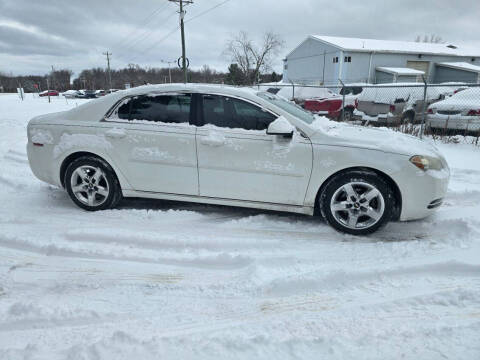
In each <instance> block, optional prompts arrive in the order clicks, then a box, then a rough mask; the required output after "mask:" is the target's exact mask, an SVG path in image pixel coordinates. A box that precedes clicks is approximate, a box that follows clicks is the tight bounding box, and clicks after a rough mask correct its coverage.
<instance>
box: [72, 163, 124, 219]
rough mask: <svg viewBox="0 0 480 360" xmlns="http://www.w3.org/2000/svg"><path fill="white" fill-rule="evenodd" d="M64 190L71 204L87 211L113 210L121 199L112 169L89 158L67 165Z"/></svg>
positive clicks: (118, 185)
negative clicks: (71, 201)
mask: <svg viewBox="0 0 480 360" xmlns="http://www.w3.org/2000/svg"><path fill="white" fill-rule="evenodd" d="M65 188H66V189H67V192H68V194H69V196H70V198H71V199H72V200H73V202H74V203H75V204H77V205H78V206H79V207H81V208H82V209H85V210H88V211H97V210H105V209H109V208H113V207H115V206H116V205H117V204H118V202H119V201H120V200H121V198H122V194H121V189H120V184H119V182H118V179H117V177H116V175H115V173H114V171H113V169H112V168H111V167H110V165H108V164H107V163H106V162H105V161H103V160H102V159H99V158H96V157H91V156H86V157H81V158H79V159H76V160H74V161H73V162H72V163H71V164H69V165H68V167H67V171H66V172H65Z"/></svg>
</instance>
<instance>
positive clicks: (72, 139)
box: [53, 134, 112, 158]
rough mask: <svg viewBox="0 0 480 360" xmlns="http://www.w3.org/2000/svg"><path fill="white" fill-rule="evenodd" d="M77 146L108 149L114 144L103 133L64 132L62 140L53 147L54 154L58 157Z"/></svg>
mask: <svg viewBox="0 0 480 360" xmlns="http://www.w3.org/2000/svg"><path fill="white" fill-rule="evenodd" d="M75 148H80V149H82V150H84V149H98V150H108V149H111V148H112V144H111V143H110V142H109V141H108V140H107V139H106V138H105V136H104V135H102V134H99V135H92V134H63V135H62V136H61V138H60V142H59V143H58V144H57V145H55V147H54V148H53V156H54V157H55V158H57V157H59V156H60V155H62V154H63V153H65V152H66V151H67V150H70V149H75Z"/></svg>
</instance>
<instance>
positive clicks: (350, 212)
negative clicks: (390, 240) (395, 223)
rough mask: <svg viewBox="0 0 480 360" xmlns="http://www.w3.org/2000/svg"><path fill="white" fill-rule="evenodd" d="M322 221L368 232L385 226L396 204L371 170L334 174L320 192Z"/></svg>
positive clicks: (355, 232)
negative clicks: (323, 219)
mask: <svg viewBox="0 0 480 360" xmlns="http://www.w3.org/2000/svg"><path fill="white" fill-rule="evenodd" d="M319 201H320V204H319V206H320V209H321V212H322V215H323V217H324V218H325V220H326V221H327V222H328V223H329V224H330V225H331V226H332V227H334V228H335V229H336V230H339V231H341V232H345V233H349V234H352V235H367V234H370V233H373V232H375V231H376V230H378V229H379V228H380V227H382V226H383V225H385V224H386V223H387V222H388V221H389V220H390V219H391V218H392V215H393V212H394V207H395V198H394V195H393V191H392V190H391V188H390V186H389V185H388V184H387V182H386V181H385V180H383V178H381V177H380V176H378V175H377V174H375V173H374V172H371V171H361V170H355V171H349V172H346V173H342V174H339V175H337V176H335V177H333V178H332V179H331V180H330V181H329V182H328V183H327V184H326V185H325V187H324V189H323V192H322V194H321V195H320V200H319Z"/></svg>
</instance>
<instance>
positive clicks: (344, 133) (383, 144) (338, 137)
mask: <svg viewBox="0 0 480 360" xmlns="http://www.w3.org/2000/svg"><path fill="white" fill-rule="evenodd" d="M311 126H312V127H313V128H314V129H315V130H317V133H315V134H314V135H313V136H312V143H314V144H325V137H324V135H327V136H328V137H329V141H328V143H329V144H333V145H338V146H348V147H358V148H363V149H371V150H379V151H384V152H389V153H394V154H401V155H407V156H413V155H427V156H434V157H440V158H443V156H442V155H441V154H440V152H439V151H438V149H437V148H436V146H435V145H434V144H432V143H430V142H428V141H427V140H420V139H419V138H417V137H414V136H411V135H406V134H402V133H399V132H395V131H392V130H390V129H387V128H371V127H363V126H355V125H349V124H345V123H338V122H335V121H331V120H329V119H327V118H326V117H320V116H317V117H316V120H315V121H314V122H313V123H312V124H311ZM322 135H323V136H322Z"/></svg>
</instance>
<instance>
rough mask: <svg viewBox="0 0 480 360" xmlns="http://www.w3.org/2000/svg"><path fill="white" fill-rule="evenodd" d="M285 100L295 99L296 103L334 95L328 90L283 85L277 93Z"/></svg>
mask: <svg viewBox="0 0 480 360" xmlns="http://www.w3.org/2000/svg"><path fill="white" fill-rule="evenodd" d="M277 95H278V96H281V97H283V98H285V99H287V100H292V99H295V100H297V101H304V100H307V99H326V98H331V97H334V96H335V95H336V94H335V93H334V92H332V91H331V90H329V89H326V88H319V87H312V86H302V85H284V86H283V87H282V88H281V89H280V91H279V92H278V93H277Z"/></svg>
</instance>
